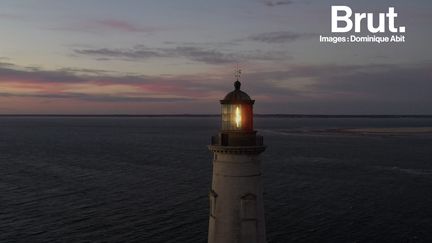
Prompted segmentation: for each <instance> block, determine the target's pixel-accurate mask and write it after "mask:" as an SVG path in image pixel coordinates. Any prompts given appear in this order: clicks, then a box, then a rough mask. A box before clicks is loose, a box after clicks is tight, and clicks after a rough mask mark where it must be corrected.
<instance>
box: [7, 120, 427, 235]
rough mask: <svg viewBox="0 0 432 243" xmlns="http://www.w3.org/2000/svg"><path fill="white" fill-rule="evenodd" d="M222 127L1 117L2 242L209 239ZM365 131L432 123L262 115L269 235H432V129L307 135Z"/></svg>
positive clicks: (259, 123)
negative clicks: (214, 147) (215, 148)
mask: <svg viewBox="0 0 432 243" xmlns="http://www.w3.org/2000/svg"><path fill="white" fill-rule="evenodd" d="M218 127H219V119H218V118H215V117H213V118H212V117H209V118H167V117H165V118H108V117H105V118H101V117H99V118H89V117H87V118H83V117H81V118H79V117H76V118H73V117H69V118H55V117H39V118H38V117H22V118H16V117H15V118H14V117H0V242H50V241H55V242H83V241H96V242H135V241H136V242H206V240H207V220H208V200H207V193H208V190H209V186H210V180H211V155H210V152H209V151H208V150H207V148H206V145H207V144H208V143H209V141H210V136H211V135H212V134H214V133H216V131H217V129H218ZM362 127H432V119H428V118H423V119H413V118H399V119H390V118H387V119H367V118H351V119H345V118H338V119H330V118H324V119H321V118H257V119H256V128H258V130H259V132H260V133H261V134H262V135H263V136H264V141H265V143H266V144H267V145H268V149H267V151H266V152H265V153H264V154H263V173H264V188H265V195H264V199H265V207H266V208H265V209H266V221H267V235H268V241H269V242H282V243H283V242H292V241H295V242H432V230H431V229H432V138H431V136H430V135H409V136H387V135H386V136H381V135H363V136H362V135H352V134H351V135H350V134H348V135H346V134H315V133H314V132H307V131H309V130H315V129H328V128H331V129H334V128H362ZM292 129H297V130H298V129H300V130H302V131H306V132H304V133H299V134H296V133H289V132H287V131H290V130H292Z"/></svg>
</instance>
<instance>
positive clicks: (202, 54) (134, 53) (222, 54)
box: [74, 45, 290, 65]
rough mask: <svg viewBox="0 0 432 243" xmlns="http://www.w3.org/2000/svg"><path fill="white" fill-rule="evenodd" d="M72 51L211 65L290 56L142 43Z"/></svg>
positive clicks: (112, 56) (263, 52) (84, 53)
mask: <svg viewBox="0 0 432 243" xmlns="http://www.w3.org/2000/svg"><path fill="white" fill-rule="evenodd" d="M74 53H75V54H79V55H85V56H93V57H96V58H106V59H103V60H110V59H120V60H129V61H136V60H142V61H143V60H147V59H151V58H185V59H188V60H190V61H195V62H201V63H205V64H211V65H220V64H233V63H237V62H244V61H247V60H261V61H274V60H287V59H289V58H290V57H289V56H288V55H287V54H285V53H284V52H269V51H259V50H256V51H243V52H230V51H219V50H216V49H212V48H206V47H197V46H177V47H165V48H149V47H146V46H143V45H137V46H135V47H133V48H130V49H110V48H100V49H75V50H74Z"/></svg>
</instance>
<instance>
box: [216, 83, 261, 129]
mask: <svg viewBox="0 0 432 243" xmlns="http://www.w3.org/2000/svg"><path fill="white" fill-rule="evenodd" d="M240 86H241V83H240V81H238V80H237V81H235V83H234V88H235V89H234V91H231V92H230V93H228V94H227V95H226V96H225V98H224V99H223V100H221V101H220V103H221V106H222V111H221V113H222V131H225V132H251V131H253V104H254V102H255V101H254V100H252V99H251V98H250V97H249V95H248V94H246V93H245V92H243V91H241V90H240Z"/></svg>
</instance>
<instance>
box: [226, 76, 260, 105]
mask: <svg viewBox="0 0 432 243" xmlns="http://www.w3.org/2000/svg"><path fill="white" fill-rule="evenodd" d="M240 86H241V83H240V81H238V80H237V81H235V82H234V88H235V89H234V91H231V92H229V93H228V94H227V95H226V96H225V98H224V99H223V100H221V102H222V103H236V102H240V103H243V102H246V103H253V100H252V99H251V98H250V96H249V95H248V94H246V93H245V92H243V91H241V90H240Z"/></svg>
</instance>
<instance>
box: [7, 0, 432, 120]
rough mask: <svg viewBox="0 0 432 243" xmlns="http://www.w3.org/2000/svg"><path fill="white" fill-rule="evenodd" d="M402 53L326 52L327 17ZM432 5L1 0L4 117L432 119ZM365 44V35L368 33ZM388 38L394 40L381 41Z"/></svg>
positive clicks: (384, 49) (375, 48)
mask: <svg viewBox="0 0 432 243" xmlns="http://www.w3.org/2000/svg"><path fill="white" fill-rule="evenodd" d="M332 5H347V6H350V7H351V8H352V9H353V11H354V12H373V13H378V12H387V10H388V7H394V8H395V11H396V12H397V13H398V14H399V16H398V18H397V20H396V24H397V25H398V24H399V25H404V26H406V33H405V36H406V37H405V38H406V42H405V43H384V44H377V43H339V44H333V43H320V42H319V36H320V35H327V36H328V35H334V34H332V33H331V29H330V28H331V25H330V23H331V6H332ZM431 10H432V1H430V0H412V1H402V0H392V1H390V0H389V1H387V0H381V1H378V0H365V1H328V0H302V1H300V0H235V1H233V0H218V1H204V0H181V1H173V0H171V1H168V0H154V1H153V0H122V1H117V0H74V1H68V0H20V1H16V0H0V114H217V113H219V112H220V104H219V100H220V99H222V98H223V97H224V95H225V94H226V93H228V92H230V91H231V90H233V88H234V87H233V82H234V81H235V77H234V70H235V68H236V65H237V64H239V66H240V68H241V69H242V76H241V79H240V81H241V82H242V90H244V91H245V92H247V93H248V94H249V95H250V96H251V97H252V98H253V99H255V100H256V103H255V112H256V113H261V114H271V113H278V114H292V113H295V114H432V95H431V93H432V55H431V54H432V51H431V47H430V43H431V40H432V28H431V26H430V25H431V24H432V11H431ZM361 34H362V35H367V34H368V33H361ZM385 35H386V36H388V35H391V34H389V33H385Z"/></svg>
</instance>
